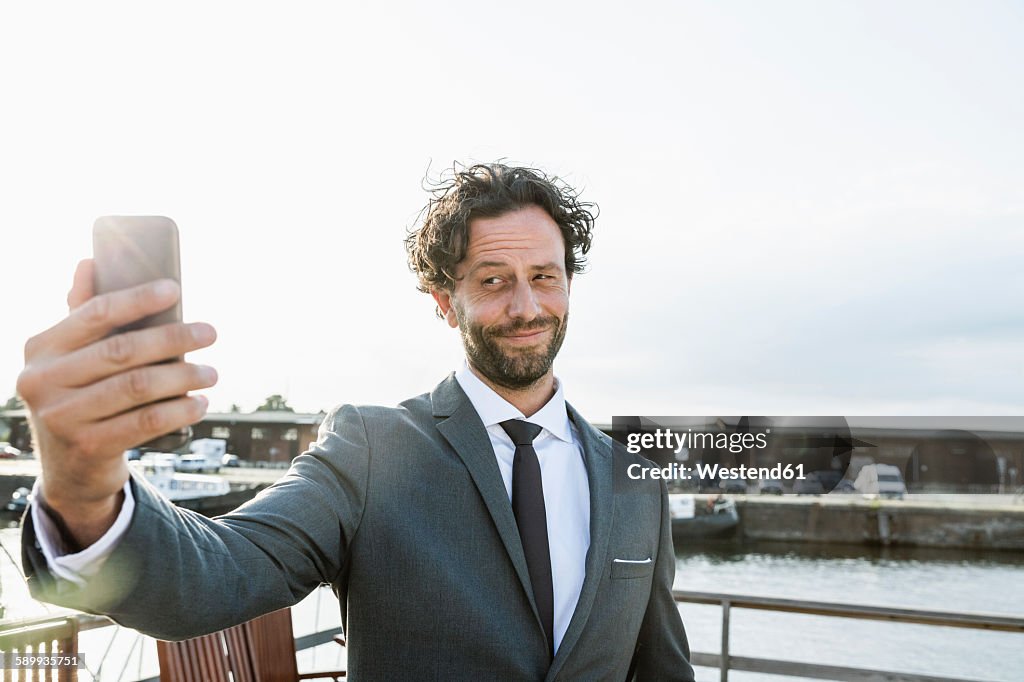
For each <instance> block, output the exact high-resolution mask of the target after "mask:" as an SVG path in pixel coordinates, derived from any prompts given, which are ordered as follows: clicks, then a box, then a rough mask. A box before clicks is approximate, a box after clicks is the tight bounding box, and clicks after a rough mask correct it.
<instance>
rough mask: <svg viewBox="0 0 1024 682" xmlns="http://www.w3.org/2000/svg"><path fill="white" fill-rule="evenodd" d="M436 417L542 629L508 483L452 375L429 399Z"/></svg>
mask: <svg viewBox="0 0 1024 682" xmlns="http://www.w3.org/2000/svg"><path fill="white" fill-rule="evenodd" d="M430 399H431V403H432V406H433V412H434V416H435V417H447V418H446V419H443V421H440V422H438V424H437V430H438V431H440V432H441V435H442V436H444V438H445V440H447V441H448V443H449V445H451V446H452V448H453V449H454V450H455V452H456V453H457V454H458V455H459V457H460V458H461V459H462V462H463V463H464V464H465V465H466V468H467V469H468V470H469V475H470V477H472V479H473V483H475V484H476V487H477V489H478V490H479V491H480V496H481V497H482V498H483V500H484V504H485V505H486V506H487V511H488V512H490V515H491V519H492V520H493V521H494V525H495V526H496V527H497V529H498V535H499V536H501V541H502V543H504V545H505V550H506V551H507V552H508V555H509V558H510V559H511V560H512V565H513V567H515V571H516V575H518V576H519V581H520V583H521V584H522V586H523V590H524V592H525V593H526V597H527V599H528V600H529V602H530V608H531V609H533V615H534V618H535V619H536V621H537V627H538V628H541V629H542V628H543V626H542V625H541V621H540V614H539V612H538V611H537V604H536V603H535V602H534V599H533V587H532V586H531V585H530V574H529V572H528V570H527V567H526V555H525V554H524V553H523V544H522V541H521V540H520V539H519V527H518V526H517V525H516V518H515V516H514V515H513V514H512V504H511V503H510V502H509V499H508V492H507V491H506V490H505V482H504V481H503V480H502V478H501V471H500V470H499V469H498V462H497V459H496V458H495V456H494V448H492V447H491V439H490V437H489V436H488V435H487V429H485V428H484V425H483V422H481V421H480V415H478V414H477V412H476V410H475V409H474V408H473V404H472V403H471V402H469V398H467V397H466V394H465V393H464V392H463V390H462V387H461V386H459V384H458V382H457V381H456V379H455V375H454V374H452V375H450V376H449V377H448V378H447V379H445V380H444V381H443V382H441V384H439V385H438V387H437V388H435V389H434V392H433V393H432V394H431V396H430Z"/></svg>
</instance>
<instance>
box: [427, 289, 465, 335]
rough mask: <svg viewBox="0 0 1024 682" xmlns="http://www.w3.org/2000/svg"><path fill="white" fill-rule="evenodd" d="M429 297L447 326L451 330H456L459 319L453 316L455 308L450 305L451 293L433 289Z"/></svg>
mask: <svg viewBox="0 0 1024 682" xmlns="http://www.w3.org/2000/svg"><path fill="white" fill-rule="evenodd" d="M430 295H431V296H433V297H434V301H436V302H437V309H438V310H440V311H441V316H442V317H444V319H445V321H446V322H447V323H448V326H449V327H451V328H452V329H458V327H459V318H458V317H456V316H455V306H454V305H452V295H451V292H449V291H444V290H443V289H434V290H433V291H431V292H430Z"/></svg>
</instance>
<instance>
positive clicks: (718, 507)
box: [668, 493, 740, 539]
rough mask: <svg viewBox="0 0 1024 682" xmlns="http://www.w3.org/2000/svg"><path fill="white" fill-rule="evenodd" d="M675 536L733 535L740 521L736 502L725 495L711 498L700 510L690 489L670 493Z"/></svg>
mask: <svg viewBox="0 0 1024 682" xmlns="http://www.w3.org/2000/svg"><path fill="white" fill-rule="evenodd" d="M668 505H669V514H670V515H671V517H672V537H673V538H687V539H692V538H723V537H728V536H729V535H732V534H733V533H734V532H735V531H736V527H737V526H738V525H739V522H740V515H739V512H737V511H736V503H735V502H734V501H733V500H730V499H728V498H726V497H722V496H719V497H717V498H712V501H711V506H710V508H708V507H705V506H704V505H702V507H703V508H702V509H700V510H699V511H698V509H697V503H696V498H695V497H694V496H693V495H691V494H688V493H669V496H668Z"/></svg>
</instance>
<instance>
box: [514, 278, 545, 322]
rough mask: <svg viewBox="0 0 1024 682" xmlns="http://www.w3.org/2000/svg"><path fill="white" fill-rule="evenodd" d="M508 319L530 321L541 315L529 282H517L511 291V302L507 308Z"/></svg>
mask: <svg viewBox="0 0 1024 682" xmlns="http://www.w3.org/2000/svg"><path fill="white" fill-rule="evenodd" d="M508 314H509V317H514V318H518V319H521V320H527V321H529V320H532V319H534V318H535V317H537V316H538V315H540V314H541V309H540V304H539V303H538V302H537V296H536V293H535V292H534V290H533V287H531V286H530V284H529V282H517V283H516V285H515V287H514V288H513V289H512V300H511V301H510V302H509V307H508Z"/></svg>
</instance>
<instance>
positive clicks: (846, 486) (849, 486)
mask: <svg viewBox="0 0 1024 682" xmlns="http://www.w3.org/2000/svg"><path fill="white" fill-rule="evenodd" d="M832 492H834V493H855V492H857V488H855V487H854V485H853V481H851V480H850V479H848V478H844V479H843V480H841V481H839V484H838V485H836V487H835V489H834V490H833V491H832Z"/></svg>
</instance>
